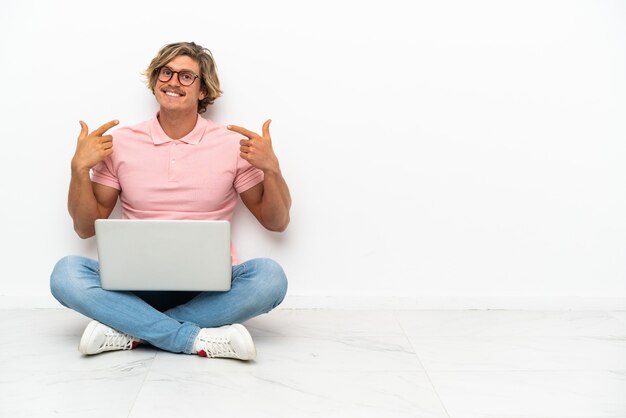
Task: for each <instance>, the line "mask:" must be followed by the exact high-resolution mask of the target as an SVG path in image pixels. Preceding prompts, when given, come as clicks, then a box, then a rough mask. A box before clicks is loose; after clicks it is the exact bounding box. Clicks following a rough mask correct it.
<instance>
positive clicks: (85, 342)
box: [78, 320, 100, 355]
mask: <svg viewBox="0 0 626 418" xmlns="http://www.w3.org/2000/svg"><path fill="white" fill-rule="evenodd" d="M99 325H100V323H99V322H98V321H96V320H93V321H91V322H90V323H89V325H87V328H85V331H84V332H83V336H82V337H81V338H80V343H79V344H78V351H80V352H81V353H83V354H85V355H91V354H96V353H89V352H87V348H88V347H89V346H90V345H91V342H92V340H93V332H94V331H95V329H96V328H98V326H99Z"/></svg>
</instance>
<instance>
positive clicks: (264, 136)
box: [263, 119, 272, 138]
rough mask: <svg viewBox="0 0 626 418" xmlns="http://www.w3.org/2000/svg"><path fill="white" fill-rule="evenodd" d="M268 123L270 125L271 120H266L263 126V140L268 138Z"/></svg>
mask: <svg viewBox="0 0 626 418" xmlns="http://www.w3.org/2000/svg"><path fill="white" fill-rule="evenodd" d="M270 123H272V120H271V119H268V120H266V121H265V123H264V124H263V138H270Z"/></svg>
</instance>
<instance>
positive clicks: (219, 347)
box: [198, 337, 235, 358]
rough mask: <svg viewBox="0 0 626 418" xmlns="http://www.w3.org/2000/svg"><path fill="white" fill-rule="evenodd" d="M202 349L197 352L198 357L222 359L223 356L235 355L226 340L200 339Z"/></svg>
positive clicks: (216, 338) (217, 338)
mask: <svg viewBox="0 0 626 418" xmlns="http://www.w3.org/2000/svg"><path fill="white" fill-rule="evenodd" d="M200 342H201V344H200V345H201V347H202V349H201V350H200V351H198V354H199V355H200V356H203V357H204V356H206V357H210V358H215V357H223V356H225V355H227V354H228V355H235V351H234V350H233V348H232V347H231V345H230V341H229V340H227V339H226V338H219V337H215V338H206V337H201V338H200Z"/></svg>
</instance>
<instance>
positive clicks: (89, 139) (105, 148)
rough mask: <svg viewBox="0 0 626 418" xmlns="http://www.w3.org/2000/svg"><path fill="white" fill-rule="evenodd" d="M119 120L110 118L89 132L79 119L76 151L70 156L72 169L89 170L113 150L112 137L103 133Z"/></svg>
mask: <svg viewBox="0 0 626 418" xmlns="http://www.w3.org/2000/svg"><path fill="white" fill-rule="evenodd" d="M118 123H119V121H117V120H112V121H110V122H107V123H105V124H104V125H102V126H101V127H99V128H98V129H96V130H95V131H93V132H91V133H89V128H88V127H87V124H86V123H85V122H83V121H82V120H81V121H80V127H81V129H80V134H79V135H78V142H77V144H76V152H75V153H74V157H73V158H72V170H75V171H80V170H89V169H91V168H93V167H94V166H95V165H96V164H98V163H99V162H100V161H102V160H104V159H105V158H106V157H108V156H109V155H111V153H112V152H113V137H112V136H111V135H104V134H105V133H106V131H108V130H109V129H111V128H112V127H114V126H115V125H117V124H118Z"/></svg>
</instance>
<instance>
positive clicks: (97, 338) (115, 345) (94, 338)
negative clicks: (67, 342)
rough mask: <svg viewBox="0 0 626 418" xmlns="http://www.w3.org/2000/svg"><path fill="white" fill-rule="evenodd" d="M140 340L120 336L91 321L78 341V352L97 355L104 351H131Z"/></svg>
mask: <svg viewBox="0 0 626 418" xmlns="http://www.w3.org/2000/svg"><path fill="white" fill-rule="evenodd" d="M139 344H141V340H139V339H137V338H135V337H131V336H130V335H127V334H122V333H121V332H119V331H116V330H114V329H113V328H110V327H107V326H106V325H104V324H101V323H100V322H98V321H91V322H90V323H89V325H87V328H85V331H84V332H83V336H82V337H81V339H80V344H79V345H78V351H80V352H81V353H83V354H87V355H89V354H98V353H102V352H104V351H113V350H132V349H133V348H135V347H137V346H138V345H139Z"/></svg>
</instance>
